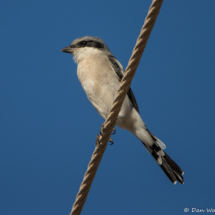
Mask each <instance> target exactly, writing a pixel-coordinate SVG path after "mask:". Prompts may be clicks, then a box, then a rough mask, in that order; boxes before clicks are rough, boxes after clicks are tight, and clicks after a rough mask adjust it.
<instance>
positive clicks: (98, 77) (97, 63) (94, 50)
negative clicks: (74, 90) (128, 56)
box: [61, 36, 184, 184]
mask: <svg viewBox="0 0 215 215" xmlns="http://www.w3.org/2000/svg"><path fill="white" fill-rule="evenodd" d="M61 51H62V52H66V53H70V54H72V55H73V59H74V61H75V62H76V63H77V75H78V79H79V81H80V83H81V85H82V87H83V89H84V91H85V93H86V95H87V97H88V99H89V100H90V102H91V103H92V105H93V106H94V108H95V109H96V110H97V112H98V113H99V114H100V115H101V116H102V117H103V118H104V119H106V118H107V116H108V114H109V111H110V109H111V106H112V104H113V101H114V98H115V95H116V93H117V90H118V88H119V85H120V81H121V79H122V77H123V75H124V70H123V67H122V65H121V63H120V62H119V61H118V60H117V59H116V58H115V57H114V56H113V54H112V53H111V51H110V50H109V48H108V46H107V45H106V44H105V42H104V41H103V40H102V39H100V38H98V37H93V36H84V37H80V38H77V39H75V40H74V41H73V42H72V43H71V45H70V46H67V47H65V48H63V49H62V50H61ZM115 125H116V126H118V127H119V128H121V129H126V130H128V131H130V132H131V133H132V134H133V135H135V136H136V137H137V138H138V139H139V140H140V141H141V142H142V144H143V145H144V146H145V148H146V149H147V151H148V152H149V153H150V154H151V155H152V157H153V158H154V159H155V161H156V162H157V164H158V165H159V166H160V167H161V169H162V170H163V171H164V173H165V174H166V176H167V177H168V178H169V179H170V181H171V182H172V183H173V184H176V182H177V181H178V182H179V183H181V184H184V179H183V176H182V175H183V174H184V172H183V171H182V169H181V168H180V167H179V166H178V165H177V164H176V163H175V162H174V161H173V160H172V159H171V158H170V157H169V156H168V155H167V153H166V152H164V149H165V148H166V145H165V144H164V143H163V142H162V141H161V140H159V139H158V138H157V137H156V136H155V135H153V134H152V133H151V132H150V131H149V130H148V128H147V127H146V125H145V123H144V122H143V120H142V118H141V116H140V114H139V108H138V105H137V102H136V99H135V97H134V94H133V92H132V90H131V88H129V90H128V92H127V95H126V97H125V99H124V101H123V105H122V108H121V110H120V112H119V115H118V117H117V120H116V124H115Z"/></svg>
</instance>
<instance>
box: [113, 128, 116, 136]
mask: <svg viewBox="0 0 215 215" xmlns="http://www.w3.org/2000/svg"><path fill="white" fill-rule="evenodd" d="M112 132H113V133H112V135H114V134H116V129H115V128H114V127H113V130H112Z"/></svg>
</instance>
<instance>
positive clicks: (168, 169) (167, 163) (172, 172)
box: [143, 132, 184, 184]
mask: <svg viewBox="0 0 215 215" xmlns="http://www.w3.org/2000/svg"><path fill="white" fill-rule="evenodd" d="M150 134H151V132H150ZM154 138H156V137H155V136H154ZM156 140H157V139H155V142H154V144H153V145H152V146H148V145H146V144H144V143H143V145H144V146H145V147H146V149H147V150H148V152H149V153H150V154H151V155H152V156H153V157H154V159H155V160H156V162H157V163H158V165H159V166H160V167H161V169H162V170H163V171H164V173H165V174H166V175H167V177H168V178H169V179H170V181H171V182H172V183H174V184H176V182H177V181H178V182H179V183H181V184H184V179H183V176H182V175H183V174H184V172H183V171H182V169H181V168H180V167H179V166H178V165H177V164H176V163H175V162H174V161H173V160H172V159H171V158H170V157H169V155H167V154H166V153H165V152H164V151H163V150H162V149H161V147H160V146H159V145H160V144H159V145H158V144H157V143H156Z"/></svg>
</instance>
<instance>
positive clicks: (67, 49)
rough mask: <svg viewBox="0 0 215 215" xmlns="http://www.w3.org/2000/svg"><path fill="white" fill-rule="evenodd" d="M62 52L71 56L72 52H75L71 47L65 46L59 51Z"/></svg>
mask: <svg viewBox="0 0 215 215" xmlns="http://www.w3.org/2000/svg"><path fill="white" fill-rule="evenodd" d="M61 51H62V52H66V53H70V54H73V52H74V51H75V50H74V48H72V47H71V46H67V47H65V48H63V49H61Z"/></svg>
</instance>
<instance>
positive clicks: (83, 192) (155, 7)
mask: <svg viewBox="0 0 215 215" xmlns="http://www.w3.org/2000/svg"><path fill="white" fill-rule="evenodd" d="M162 2H163V0H153V1H152V4H151V6H150V8H149V11H148V14H147V16H146V19H145V22H144V25H143V27H142V29H141V32H140V35H139V37H138V39H137V42H136V45H135V47H134V50H133V52H132V56H131V58H130V60H129V62H128V66H127V68H126V70H125V73H124V76H123V78H122V80H121V83H120V86H119V90H118V92H117V95H116V97H115V100H114V102H113V105H112V108H111V110H110V113H109V115H108V117H107V119H106V120H105V123H104V129H103V132H104V134H103V136H101V135H100V136H99V143H100V145H99V147H96V148H95V151H94V152H93V155H92V157H91V161H90V163H89V165H88V168H87V171H86V173H85V175H84V179H83V181H82V183H81V186H80V189H79V192H78V194H77V197H76V200H75V203H74V204H73V207H72V211H71V213H70V215H79V214H80V213H81V211H82V208H83V206H84V203H85V201H86V198H87V195H88V192H89V190H90V187H91V184H92V182H93V179H94V177H95V174H96V171H97V169H98V166H99V163H100V161H101V159H102V156H103V153H104V151H105V149H106V147H107V143H108V140H109V138H110V136H111V132H112V130H113V127H114V125H115V123H116V120H117V116H118V114H119V112H120V109H121V107H122V103H123V101H124V99H125V96H126V94H127V92H128V89H129V87H130V85H131V81H132V79H133V77H134V75H135V72H136V69H137V66H138V64H139V62H140V58H141V56H142V54H143V51H144V49H145V47H146V43H147V40H148V38H149V35H150V33H151V31H152V28H153V26H154V24H155V21H156V18H157V15H158V13H159V11H160V8H161V5H162Z"/></svg>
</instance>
